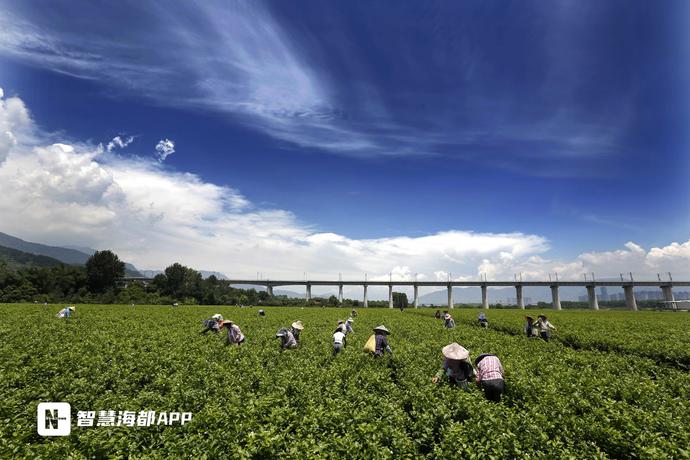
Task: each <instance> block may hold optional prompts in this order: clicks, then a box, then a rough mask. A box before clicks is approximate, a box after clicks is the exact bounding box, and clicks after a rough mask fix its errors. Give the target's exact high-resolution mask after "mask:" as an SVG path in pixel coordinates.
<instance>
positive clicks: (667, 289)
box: [661, 286, 676, 302]
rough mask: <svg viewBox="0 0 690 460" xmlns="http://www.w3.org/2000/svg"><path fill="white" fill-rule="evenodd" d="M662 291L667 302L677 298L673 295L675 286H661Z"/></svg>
mask: <svg viewBox="0 0 690 460" xmlns="http://www.w3.org/2000/svg"><path fill="white" fill-rule="evenodd" d="M661 293H662V294H663V296H664V300H665V301H666V302H673V301H674V300H676V299H675V298H674V297H673V288H672V287H671V286H661Z"/></svg>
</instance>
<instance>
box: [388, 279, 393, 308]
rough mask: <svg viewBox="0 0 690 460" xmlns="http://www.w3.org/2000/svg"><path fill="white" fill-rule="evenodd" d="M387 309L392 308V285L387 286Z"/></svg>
mask: <svg viewBox="0 0 690 460" xmlns="http://www.w3.org/2000/svg"><path fill="white" fill-rule="evenodd" d="M388 308H393V285H392V284H389V285H388Z"/></svg>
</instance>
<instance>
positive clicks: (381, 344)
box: [374, 324, 393, 356]
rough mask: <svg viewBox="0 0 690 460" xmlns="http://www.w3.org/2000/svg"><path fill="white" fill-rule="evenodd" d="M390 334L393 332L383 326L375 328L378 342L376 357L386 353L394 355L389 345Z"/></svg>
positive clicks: (375, 350) (375, 351) (375, 349)
mask: <svg viewBox="0 0 690 460" xmlns="http://www.w3.org/2000/svg"><path fill="white" fill-rule="evenodd" d="M390 333H391V332H390V331H389V330H388V329H386V326H384V325H383V324H382V325H380V326H376V327H375V328H374V337H375V339H374V340H375V341H376V342H375V345H374V356H383V355H384V353H390V354H393V350H391V347H390V345H388V335H389V334H390Z"/></svg>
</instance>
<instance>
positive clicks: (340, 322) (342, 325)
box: [334, 320, 347, 334]
mask: <svg viewBox="0 0 690 460" xmlns="http://www.w3.org/2000/svg"><path fill="white" fill-rule="evenodd" d="M338 331H340V332H342V333H343V334H345V333H347V329H346V328H345V323H343V320H338V325H337V326H336V327H335V331H334V332H338Z"/></svg>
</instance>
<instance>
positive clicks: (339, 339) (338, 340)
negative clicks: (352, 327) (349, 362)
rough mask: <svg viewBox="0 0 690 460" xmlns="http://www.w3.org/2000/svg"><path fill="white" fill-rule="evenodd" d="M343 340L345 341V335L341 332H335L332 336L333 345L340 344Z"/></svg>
mask: <svg viewBox="0 0 690 460" xmlns="http://www.w3.org/2000/svg"><path fill="white" fill-rule="evenodd" d="M343 340H345V334H343V333H342V332H340V331H337V332H336V333H335V334H333V343H339V344H342V343H343Z"/></svg>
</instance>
